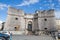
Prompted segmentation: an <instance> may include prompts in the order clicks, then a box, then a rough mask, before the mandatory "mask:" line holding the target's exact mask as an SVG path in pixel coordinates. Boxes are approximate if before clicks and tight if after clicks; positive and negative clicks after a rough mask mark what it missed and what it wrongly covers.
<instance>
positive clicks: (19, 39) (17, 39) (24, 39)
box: [12, 35, 55, 40]
mask: <svg viewBox="0 0 60 40" xmlns="http://www.w3.org/2000/svg"><path fill="white" fill-rule="evenodd" d="M12 40H55V39H54V38H52V37H51V36H32V35H28V36H27V35H14V36H12Z"/></svg>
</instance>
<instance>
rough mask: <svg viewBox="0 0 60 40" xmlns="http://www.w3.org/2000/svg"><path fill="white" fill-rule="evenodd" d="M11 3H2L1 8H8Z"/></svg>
mask: <svg viewBox="0 0 60 40" xmlns="http://www.w3.org/2000/svg"><path fill="white" fill-rule="evenodd" d="M9 6H10V5H7V4H2V3H0V9H1V10H2V9H4V8H8V7H9Z"/></svg>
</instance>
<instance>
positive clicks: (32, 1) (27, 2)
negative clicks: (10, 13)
mask: <svg viewBox="0 0 60 40" xmlns="http://www.w3.org/2000/svg"><path fill="white" fill-rule="evenodd" d="M38 2H39V0H28V1H27V0H25V1H23V2H22V3H21V4H18V5H16V6H26V5H30V4H35V3H38Z"/></svg>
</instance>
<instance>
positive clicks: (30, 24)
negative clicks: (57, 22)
mask: <svg viewBox="0 0 60 40" xmlns="http://www.w3.org/2000/svg"><path fill="white" fill-rule="evenodd" d="M28 31H32V22H31V21H29V22H28Z"/></svg>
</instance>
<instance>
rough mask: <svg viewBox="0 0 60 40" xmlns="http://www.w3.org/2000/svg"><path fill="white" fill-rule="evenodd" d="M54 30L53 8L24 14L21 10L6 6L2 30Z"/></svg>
mask: <svg viewBox="0 0 60 40" xmlns="http://www.w3.org/2000/svg"><path fill="white" fill-rule="evenodd" d="M45 29H47V30H49V31H53V30H56V24H55V14H54V10H53V9H50V10H43V11H35V14H25V13H24V11H23V10H18V9H15V8H12V7H9V8H8V15H7V20H6V23H5V28H4V30H8V31H25V30H27V31H37V30H39V31H40V30H45Z"/></svg>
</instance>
